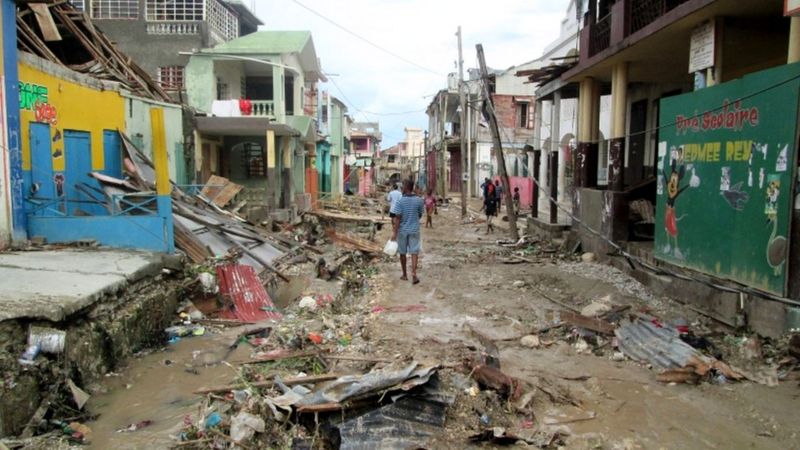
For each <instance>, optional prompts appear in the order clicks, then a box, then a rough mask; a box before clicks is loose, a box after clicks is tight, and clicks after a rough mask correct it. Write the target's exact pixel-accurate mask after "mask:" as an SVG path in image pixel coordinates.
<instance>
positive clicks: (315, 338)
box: [308, 332, 324, 345]
mask: <svg viewBox="0 0 800 450" xmlns="http://www.w3.org/2000/svg"><path fill="white" fill-rule="evenodd" d="M308 340H309V341H311V342H313V343H314V344H316V345H320V344H322V342H323V341H324V339H323V338H322V336H321V335H320V334H319V333H314V332H311V333H308Z"/></svg>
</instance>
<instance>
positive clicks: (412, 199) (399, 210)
mask: <svg viewBox="0 0 800 450" xmlns="http://www.w3.org/2000/svg"><path fill="white" fill-rule="evenodd" d="M424 204H425V202H423V201H422V199H421V198H420V197H417V196H416V195H414V194H407V195H406V194H404V195H403V198H401V199H400V200H398V201H397V203H395V204H394V207H392V209H391V211H390V212H391V213H393V214H396V215H398V216H400V228H399V229H398V230H397V231H398V233H402V234H411V233H419V219H420V218H421V217H422V213H423V212H424Z"/></svg>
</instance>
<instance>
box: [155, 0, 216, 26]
mask: <svg viewBox="0 0 800 450" xmlns="http://www.w3.org/2000/svg"><path fill="white" fill-rule="evenodd" d="M203 1H204V0H147V3H146V6H147V13H146V16H147V20H157V21H193V20H203Z"/></svg>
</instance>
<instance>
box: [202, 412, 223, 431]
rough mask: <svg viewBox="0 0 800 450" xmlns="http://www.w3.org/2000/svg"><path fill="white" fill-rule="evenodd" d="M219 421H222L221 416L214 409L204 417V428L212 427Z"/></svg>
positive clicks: (219, 422)
mask: <svg viewBox="0 0 800 450" xmlns="http://www.w3.org/2000/svg"><path fill="white" fill-rule="evenodd" d="M221 423H222V416H221V415H220V414H219V413H218V412H216V411H214V412H213V413H211V414H209V415H208V417H206V423H205V425H206V429H209V428H214V427H216V426H217V425H219V424H221Z"/></svg>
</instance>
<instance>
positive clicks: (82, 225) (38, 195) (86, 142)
mask: <svg viewBox="0 0 800 450" xmlns="http://www.w3.org/2000/svg"><path fill="white" fill-rule="evenodd" d="M19 90H20V95H19V105H20V118H21V136H20V142H21V145H22V170H23V173H24V189H23V195H24V199H25V201H24V204H25V211H26V214H27V218H28V235H29V236H31V237H33V236H42V237H44V238H46V239H47V240H48V242H68V241H77V240H82V239H91V240H95V241H97V242H98V243H99V244H101V245H107V246H112V247H126V248H140V249H148V250H156V251H172V250H173V248H174V246H173V239H172V234H171V228H172V227H171V221H172V219H171V211H169V210H167V211H162V210H161V208H158V209H155V208H152V207H149V208H143V209H141V208H140V209H137V214H135V215H133V214H130V211H128V212H127V213H126V212H124V210H125V209H127V208H114V206H113V205H115V204H119V199H113V201H112V199H110V198H107V197H104V195H105V194H104V191H103V190H102V189H101V187H100V185H99V183H98V181H97V180H96V179H95V177H93V176H92V175H91V174H92V173H99V174H102V175H107V176H110V177H114V178H122V176H123V166H124V164H125V161H124V159H123V156H122V155H123V152H122V147H121V145H122V140H121V136H120V132H121V131H125V130H126V117H125V111H126V107H125V99H124V98H123V96H122V95H121V94H120V92H119V90H118V87H117V85H116V84H114V83H107V82H103V81H100V80H97V79H94V78H92V77H89V76H86V75H83V74H80V73H77V72H74V71H71V70H69V69H66V68H64V67H62V66H59V65H56V64H53V63H51V62H49V61H46V60H43V59H41V58H38V57H35V56H32V55H29V54H24V53H21V54H20V63H19ZM146 117H147V120H148V122H149V124H150V127H151V129H152V130H153V131H152V134H153V135H154V136H155V137H154V138H153V141H154V145H153V148H154V149H156V148H160V147H163V150H164V156H165V158H164V159H166V137H165V131H164V130H165V124H164V123H163V117H164V113H163V108H151V109H150V111H148V114H147V116H146ZM157 122H160V123H157ZM156 141H157V142H158V143H156ZM157 159H158V158H154V161H155V160H157ZM164 163H166V161H164ZM162 184H165V185H166V186H164V187H162V186H159V187H162V188H163V189H166V194H168V193H169V189H168V183H162ZM162 195H164V193H162ZM160 200H161V199H159V202H160ZM151 201H152V202H153V203H155V198H152V199H151ZM161 203H163V202H161ZM146 210H149V211H150V212H151V213H147V211H146Z"/></svg>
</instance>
